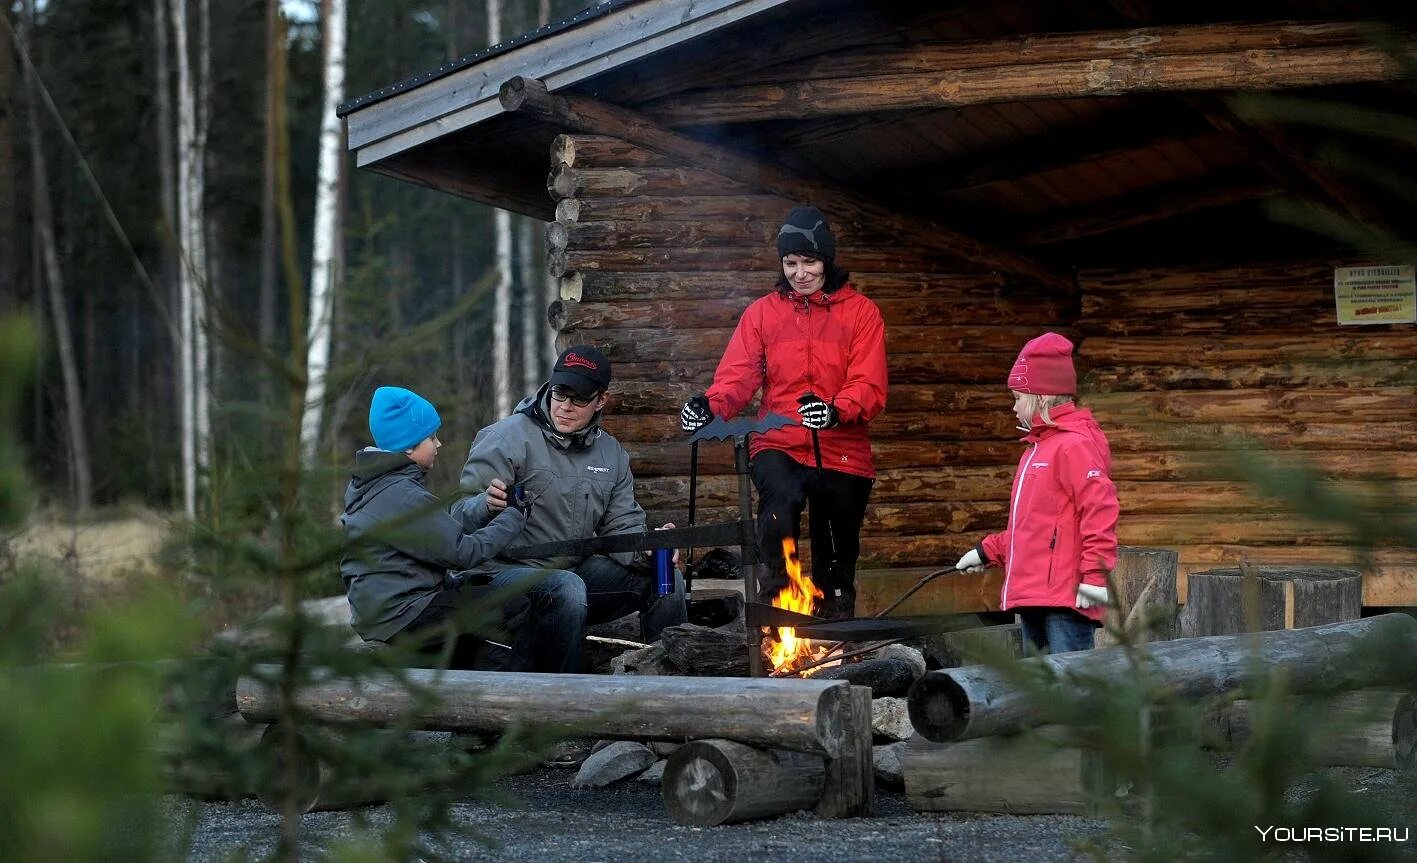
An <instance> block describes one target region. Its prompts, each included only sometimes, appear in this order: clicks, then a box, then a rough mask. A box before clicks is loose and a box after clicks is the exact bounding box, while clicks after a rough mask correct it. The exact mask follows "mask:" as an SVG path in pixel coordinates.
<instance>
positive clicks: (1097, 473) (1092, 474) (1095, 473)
mask: <svg viewBox="0 0 1417 863" xmlns="http://www.w3.org/2000/svg"><path fill="white" fill-rule="evenodd" d="M1099 476H1102V471H1100V470H1098V469H1097V468H1093V469H1092V470H1090V471H1088V472H1087V477H1086V478H1087V479H1092V478H1093V477H1099Z"/></svg>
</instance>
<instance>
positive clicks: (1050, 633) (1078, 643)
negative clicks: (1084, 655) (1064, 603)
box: [1015, 608, 1097, 653]
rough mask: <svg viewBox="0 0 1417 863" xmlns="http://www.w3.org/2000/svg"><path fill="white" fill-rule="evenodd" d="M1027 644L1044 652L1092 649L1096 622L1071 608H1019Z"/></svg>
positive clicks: (1025, 643)
mask: <svg viewBox="0 0 1417 863" xmlns="http://www.w3.org/2000/svg"><path fill="white" fill-rule="evenodd" d="M1015 610H1016V611H1017V612H1018V617H1019V621H1020V624H1021V625H1022V629H1023V638H1024V645H1025V646H1027V645H1029V644H1032V645H1033V646H1034V647H1036V648H1038V650H1039V651H1040V652H1044V653H1069V652H1071V651H1074V650H1091V649H1092V647H1093V637H1094V636H1095V635H1096V633H1097V624H1095V623H1093V622H1092V621H1091V620H1089V619H1087V618H1086V617H1083V616H1082V615H1081V614H1078V613H1077V612H1076V611H1074V610H1073V609H1071V608H1019V609H1015Z"/></svg>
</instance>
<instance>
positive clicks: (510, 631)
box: [390, 583, 531, 671]
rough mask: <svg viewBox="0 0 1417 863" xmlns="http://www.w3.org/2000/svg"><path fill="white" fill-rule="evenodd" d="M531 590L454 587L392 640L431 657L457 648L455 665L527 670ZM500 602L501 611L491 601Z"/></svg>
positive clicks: (450, 663)
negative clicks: (510, 591)
mask: <svg viewBox="0 0 1417 863" xmlns="http://www.w3.org/2000/svg"><path fill="white" fill-rule="evenodd" d="M530 596H531V595H530V593H529V592H528V593H510V595H509V594H508V593H507V592H503V591H497V590H496V588H494V587H493V586H492V585H466V586H463V587H456V586H453V585H452V584H451V583H450V584H449V585H447V586H445V587H444V588H443V589H442V590H440V591H438V593H436V594H434V596H433V599H432V601H430V602H429V603H428V605H427V606H426V607H425V608H424V609H423V611H422V612H420V613H419V615H418V616H417V617H415V618H414V619H413V620H412V621H411V622H410V623H409V624H408V626H405V627H404V628H403V629H402V630H400V631H399V632H398V633H397V634H396V635H395V636H394V637H393V638H392V639H390V642H391V643H392V644H395V645H397V646H400V647H407V648H410V649H412V650H415V651H417V652H418V653H421V654H424V655H426V656H427V657H428V658H429V660H430V661H431V660H433V659H434V657H437V656H441V655H442V654H443V652H444V651H445V650H451V658H450V659H449V661H448V667H449V668H460V669H474V670H478V671H527V670H529V668H530V663H529V661H528V658H529V656H530V653H531V650H530V644H529V643H528V635H529V633H528V626H527V624H528V620H529V615H530V612H531V600H530ZM493 601H499V606H500V607H498V608H497V609H495V610H493V609H491V608H489V603H490V602H493Z"/></svg>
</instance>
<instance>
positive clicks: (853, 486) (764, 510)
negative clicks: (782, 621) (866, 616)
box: [752, 450, 874, 617]
mask: <svg viewBox="0 0 1417 863" xmlns="http://www.w3.org/2000/svg"><path fill="white" fill-rule="evenodd" d="M752 471H753V485H755V486H757V489H758V544H759V546H760V547H761V549H762V554H763V560H764V561H765V562H766V564H767V566H766V572H765V574H764V576H763V579H762V583H761V584H759V585H758V597H759V601H767V602H770V601H771V600H772V598H773V597H775V596H777V593H778V591H780V590H782V588H783V587H785V586H786V585H787V569H786V565H785V563H784V560H783V555H782V539H783V537H786V536H790V537H792V539H793V540H794V541H796V540H798V539H799V538H800V535H801V532H802V525H801V522H802V510H803V509H804V508H808V507H809V506H810V508H809V509H808V519H809V521H808V524H810V525H811V529H812V581H813V582H814V583H816V585H817V586H818V587H820V588H822V592H823V593H825V594H826V595H827V596H826V599H825V608H823V609H822V611H823V612H824V615H825V616H828V617H850V616H852V614H853V612H854V610H855V605H856V558H857V557H859V556H860V554H861V521H862V519H864V518H865V517H866V502H867V500H869V499H870V497H871V486H872V485H873V484H874V483H873V481H872V480H869V479H867V478H865V477H862V476H855V475H853V474H848V473H842V472H840V471H835V470H825V469H824V470H821V471H818V470H817V469H816V468H815V467H806V466H804V465H801V464H799V463H798V462H797V461H796V460H795V459H793V458H792V457H791V456H789V455H787V454H786V453H782V452H779V451H777V450H764V451H762V452H760V453H758V454H757V456H755V457H754V458H753V464H752Z"/></svg>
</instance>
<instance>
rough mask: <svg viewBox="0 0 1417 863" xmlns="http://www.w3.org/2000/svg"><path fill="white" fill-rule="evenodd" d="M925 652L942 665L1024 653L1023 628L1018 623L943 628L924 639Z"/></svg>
mask: <svg viewBox="0 0 1417 863" xmlns="http://www.w3.org/2000/svg"><path fill="white" fill-rule="evenodd" d="M925 656H926V657H927V658H929V659H930V660H931V661H932V662H934V663H935V664H936V665H938V666H940V667H941V668H960V667H962V666H965V665H974V664H975V663H983V662H996V663H997V662H1001V661H1005V660H1009V659H1020V658H1022V657H1023V632H1022V630H1021V629H1020V628H1019V625H1018V624H1017V623H1006V624H1001V625H999V626H980V627H976V628H974V629H961V630H958V631H956V632H942V633H940V634H939V635H932V636H930V637H929V638H926V639H925Z"/></svg>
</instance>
